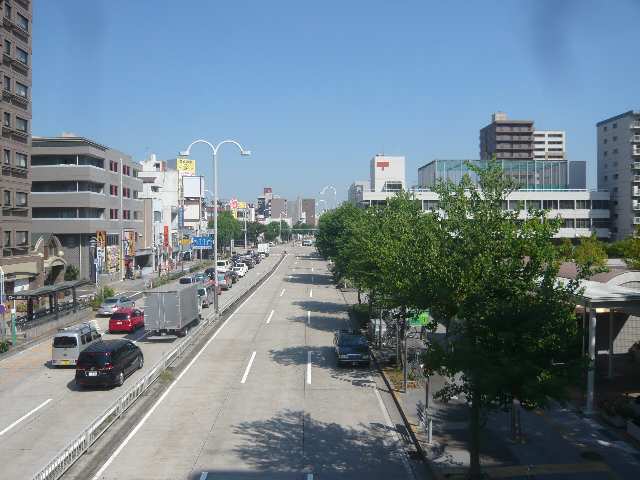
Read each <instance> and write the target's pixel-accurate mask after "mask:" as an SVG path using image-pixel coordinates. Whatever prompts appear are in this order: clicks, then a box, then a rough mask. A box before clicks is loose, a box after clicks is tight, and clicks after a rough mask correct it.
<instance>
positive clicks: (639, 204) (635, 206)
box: [633, 202, 640, 211]
mask: <svg viewBox="0 0 640 480" xmlns="http://www.w3.org/2000/svg"><path fill="white" fill-rule="evenodd" d="M633 209H634V210H636V211H638V210H640V203H638V202H634V203H633Z"/></svg>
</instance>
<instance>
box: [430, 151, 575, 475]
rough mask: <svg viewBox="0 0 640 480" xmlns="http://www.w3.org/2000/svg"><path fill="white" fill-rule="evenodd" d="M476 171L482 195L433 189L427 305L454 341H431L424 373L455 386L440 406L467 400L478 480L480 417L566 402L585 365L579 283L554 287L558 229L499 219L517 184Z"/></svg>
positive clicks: (465, 189)
mask: <svg viewBox="0 0 640 480" xmlns="http://www.w3.org/2000/svg"><path fill="white" fill-rule="evenodd" d="M472 168H473V169H474V170H475V171H476V173H477V174H478V176H479V186H477V185H475V184H473V183H472V182H471V180H470V179H469V177H468V176H465V178H464V179H463V180H462V182H461V183H460V184H459V185H453V184H451V183H443V184H440V185H439V186H437V188H436V191H437V192H438V194H439V196H440V204H439V206H440V209H441V212H442V213H435V216H436V218H437V221H436V222H434V223H433V224H432V225H431V228H432V229H433V230H432V232H431V233H432V234H433V235H434V236H435V239H436V241H435V243H434V244H433V245H434V248H436V249H437V250H438V251H439V253H438V255H437V256H436V258H437V261H435V262H431V264H430V268H429V270H430V272H429V273H428V275H429V277H430V282H429V285H431V287H430V289H429V291H427V292H426V295H427V296H430V297H431V298H424V300H425V303H427V304H430V305H431V309H432V313H435V314H436V315H437V318H439V319H441V321H442V322H444V323H445V324H447V325H448V337H447V338H448V342H447V344H446V345H443V344H440V343H437V342H432V343H431V344H430V346H429V349H428V350H427V354H426V355H425V357H426V358H425V365H426V373H428V374H432V373H434V372H439V373H440V374H442V375H443V376H444V377H445V378H448V379H454V378H456V380H455V381H453V380H451V381H449V382H447V383H446V385H445V387H444V388H443V389H442V390H440V391H439V392H438V396H439V397H440V398H442V399H444V400H448V399H450V398H452V397H453V396H454V395H461V394H464V395H465V398H466V399H467V402H468V405H469V411H470V434H471V442H470V460H471V471H470V474H471V477H472V478H480V476H481V473H480V435H479V432H480V427H481V413H482V412H483V411H487V410H489V409H492V408H505V409H506V408H513V406H514V405H515V404H516V403H517V402H519V403H520V404H521V405H522V406H523V407H525V408H534V407H537V406H544V405H545V404H546V403H547V402H548V400H549V399H550V398H565V395H566V393H567V386H568V385H569V384H570V382H572V381H573V380H574V379H575V378H577V375H578V372H579V369H580V367H582V366H583V363H582V359H581V358H580V355H579V352H577V351H576V345H578V344H579V342H578V341H577V339H578V331H577V324H576V322H575V318H574V308H575V303H574V301H573V298H574V295H575V294H576V293H577V291H578V282H577V281H569V282H567V283H561V282H558V280H557V273H558V266H559V263H560V258H559V255H558V251H557V249H556V248H555V246H554V244H553V241H552V240H553V237H554V235H555V233H556V232H557V231H558V229H559V226H560V224H559V221H558V220H549V219H545V218H544V215H545V214H544V212H536V211H532V212H529V214H528V215H529V217H528V219H526V220H522V219H519V218H518V213H517V212H511V211H508V210H503V208H502V204H503V201H504V200H505V199H506V198H507V195H508V194H509V193H510V192H511V191H512V190H513V189H514V188H515V185H514V184H513V183H512V182H510V181H509V180H508V179H506V178H505V177H504V176H503V172H502V170H501V168H500V167H499V166H498V165H497V164H496V163H493V162H492V163H491V164H490V166H489V167H488V168H487V169H486V170H480V169H476V168H475V167H472ZM431 328H435V325H431ZM558 365H562V367H560V366H558Z"/></svg>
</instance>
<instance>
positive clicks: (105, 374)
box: [76, 339, 144, 387]
mask: <svg viewBox="0 0 640 480" xmlns="http://www.w3.org/2000/svg"><path fill="white" fill-rule="evenodd" d="M143 365H144V356H143V355H142V350H140V347H138V346H137V345H136V344H135V343H133V342H130V341H129V340H124V339H122V340H103V341H101V342H96V343H94V344H93V345H91V346H89V347H88V348H86V349H84V350H83V351H82V352H81V353H80V356H79V357H78V362H77V364H76V385H79V386H82V387H85V386H87V387H88V386H111V385H117V386H120V385H122V384H123V383H124V379H125V378H126V377H127V376H129V375H130V374H131V373H133V372H134V371H136V370H138V369H139V368H142V366H143Z"/></svg>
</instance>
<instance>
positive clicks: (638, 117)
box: [596, 110, 640, 240]
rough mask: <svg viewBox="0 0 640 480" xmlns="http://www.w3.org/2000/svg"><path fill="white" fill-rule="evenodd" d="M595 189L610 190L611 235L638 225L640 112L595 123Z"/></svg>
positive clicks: (630, 231)
mask: <svg viewBox="0 0 640 480" xmlns="http://www.w3.org/2000/svg"><path fill="white" fill-rule="evenodd" d="M596 128H597V136H598V188H601V189H607V190H609V191H610V192H611V221H612V228H611V233H612V238H613V239H614V240H622V239H623V238H626V237H628V236H630V235H633V234H634V233H635V229H636V227H637V226H638V225H640V111H633V110H629V111H628V112H625V113H622V114H620V115H616V116H615V117H611V118H607V119H606V120H602V121H601V122H598V123H597V126H596Z"/></svg>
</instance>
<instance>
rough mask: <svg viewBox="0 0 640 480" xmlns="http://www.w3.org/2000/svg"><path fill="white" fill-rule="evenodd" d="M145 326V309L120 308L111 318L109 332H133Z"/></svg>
mask: <svg viewBox="0 0 640 480" xmlns="http://www.w3.org/2000/svg"><path fill="white" fill-rule="evenodd" d="M142 327H144V311H143V310H141V309H139V308H120V309H118V310H116V311H115V313H114V314H113V315H111V318H110V319H109V333H113V332H133V331H134V330H135V329H136V328H142Z"/></svg>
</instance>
